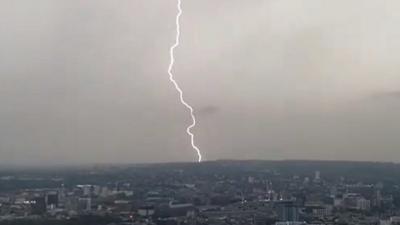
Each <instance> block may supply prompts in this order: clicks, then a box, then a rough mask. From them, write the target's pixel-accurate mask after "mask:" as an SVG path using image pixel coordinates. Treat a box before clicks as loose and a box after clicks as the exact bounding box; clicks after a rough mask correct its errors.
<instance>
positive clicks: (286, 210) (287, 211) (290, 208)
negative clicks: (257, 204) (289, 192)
mask: <svg viewBox="0 0 400 225" xmlns="http://www.w3.org/2000/svg"><path fill="white" fill-rule="evenodd" d="M276 207H277V212H278V220H279V221H283V222H293V221H299V207H298V206H297V204H296V203H295V202H293V201H280V202H277V203H276Z"/></svg>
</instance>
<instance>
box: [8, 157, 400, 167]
mask: <svg viewBox="0 0 400 225" xmlns="http://www.w3.org/2000/svg"><path fill="white" fill-rule="evenodd" d="M218 162H310V163H312V162H322V163H324V162H325V163H380V164H400V162H395V161H383V160H382V161H373V160H345V159H343V160H338V159H335V160H330V159H216V160H204V161H202V162H201V163H198V162H193V161H170V162H132V163H127V162H123V163H118V162H110V163H107V162H99V163H96V162H88V163H73V162H71V163H54V164H48V165H43V164H40V165H39V164H34V163H32V164H25V165H23V164H18V163H16V164H0V169H27V168H36V169H41V168H43V169H46V168H65V169H69V168H71V167H74V168H75V169H77V167H78V168H91V167H107V166H120V167H125V166H147V165H148V166H151V165H168V164H193V165H202V164H209V163H218Z"/></svg>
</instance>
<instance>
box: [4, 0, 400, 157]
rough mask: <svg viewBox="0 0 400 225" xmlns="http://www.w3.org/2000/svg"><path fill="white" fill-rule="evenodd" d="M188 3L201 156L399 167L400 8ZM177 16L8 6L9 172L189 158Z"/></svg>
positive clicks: (171, 9)
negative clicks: (170, 70)
mask: <svg viewBox="0 0 400 225" xmlns="http://www.w3.org/2000/svg"><path fill="white" fill-rule="evenodd" d="M182 7H183V9H184V13H183V15H182V36H181V38H182V39H181V45H180V46H179V48H177V51H176V67H175V69H174V73H175V75H176V79H177V80H178V82H179V83H180V85H181V87H182V89H183V90H184V92H185V98H186V100H187V101H188V102H189V103H190V104H191V105H193V106H194V108H195V110H196V115H197V116H198V118H197V122H198V124H197V127H196V128H195V129H194V130H193V131H194V132H195V134H196V143H197V145H198V146H199V147H200V148H201V149H202V151H203V154H204V157H205V159H207V160H214V159H225V158H229V159H254V158H256V159H347V160H384V161H398V160H399V159H400V151H398V147H399V146H400V139H399V138H398V137H397V136H398V133H399V132H400V124H399V122H398V121H399V120H398V118H397V117H398V116H397V115H398V114H399V111H400V109H399V107H398V104H396V103H394V99H398V97H399V94H398V93H399V85H400V76H399V72H400V71H399V67H398V52H399V51H400V39H399V38H398V37H399V35H400V30H399V29H398V24H399V23H400V14H399V13H398V12H399V11H400V2H399V1H397V0H388V1H376V0H364V1H359V0H335V1H321V0H299V1H292V0H280V1H275V0H249V1H243V0H220V1H214V0H202V1H196V0H185V1H183V5H182ZM176 13H177V10H176V1H174V0H136V1H130V0H121V1H107V0H87V1H78V0H36V1H28V0H13V1H8V0H0V14H1V15H2V16H1V18H2V19H1V21H0V33H1V35H0V104H1V107H0V163H2V164H12V165H20V164H34V165H42V164H44V163H46V164H70V163H102V162H114V163H134V162H165V161H195V160H196V155H195V152H194V151H193V150H192V149H191V147H190V142H189V139H188V137H187V136H186V133H185V129H186V126H187V125H188V124H190V117H189V115H188V112H187V110H186V109H185V108H184V107H183V106H182V105H181V104H180V103H179V99H178V95H177V93H176V91H175V90H174V88H173V87H172V86H171V83H170V82H169V80H168V74H167V71H166V70H167V67H168V63H169V52H168V51H169V47H170V45H171V44H172V43H173V41H174V35H175V21H174V20H175V15H176ZM371 96H372V97H371ZM374 96H375V97H374ZM376 96H381V97H376ZM387 99H393V100H387Z"/></svg>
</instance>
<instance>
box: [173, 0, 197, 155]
mask: <svg viewBox="0 0 400 225" xmlns="http://www.w3.org/2000/svg"><path fill="white" fill-rule="evenodd" d="M177 1H178V3H177V8H178V14H177V15H176V20H175V22H176V37H175V44H173V45H172V46H171V48H170V51H169V53H170V58H171V61H170V64H169V67H168V74H169V80H170V81H171V83H172V84H173V85H174V86H175V89H176V90H177V91H178V92H179V98H180V101H181V103H182V105H184V106H185V107H186V108H187V109H188V110H189V111H190V116H191V118H192V124H190V125H189V126H188V127H187V128H186V133H187V134H188V135H189V136H190V143H191V145H192V148H193V149H194V150H195V151H196V153H197V156H198V162H201V160H202V155H201V152H200V149H199V148H198V147H197V146H196V145H195V143H194V134H193V133H192V128H194V127H195V126H196V117H195V116H194V110H193V107H192V106H190V105H189V104H188V103H187V102H186V101H185V99H184V97H183V91H182V89H181V88H180V87H179V85H178V83H177V82H176V80H175V78H174V74H173V73H172V70H173V68H174V63H175V57H174V53H175V49H176V48H177V47H178V46H179V44H180V37H181V26H180V18H181V16H182V1H181V0H177Z"/></svg>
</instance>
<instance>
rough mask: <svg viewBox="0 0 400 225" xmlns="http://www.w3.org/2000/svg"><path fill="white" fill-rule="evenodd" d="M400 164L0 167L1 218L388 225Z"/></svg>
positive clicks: (124, 224) (394, 212)
mask: <svg viewBox="0 0 400 225" xmlns="http://www.w3.org/2000/svg"><path fill="white" fill-rule="evenodd" d="M399 172H400V165H399V164H393V163H372V162H370V163H369V162H340V161H337V162H335V161H229V160H226V161H209V162H203V163H201V164H193V163H168V164H138V165H97V166H91V167H81V168H72V167H70V168H52V169H48V168H47V169H45V168H41V169H38V168H35V169H30V170H26V169H25V170H22V169H14V170H12V169H3V170H2V171H1V173H0V174H1V177H0V191H1V192H0V212H1V214H0V225H3V224H41V225H46V224H54V225H57V224H74V225H75V224H76V225H79V224H85V225H102V224H104V225H128V224H130V225H144V224H149V225H236V224H237V225H239V224H243V225H244V224H246V225H303V224H304V225H306V224H315V225H317V224H318V225H328V224H330V225H346V224H349V225H350V224H363V225H392V224H399V223H400V179H399V178H400V173H399Z"/></svg>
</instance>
